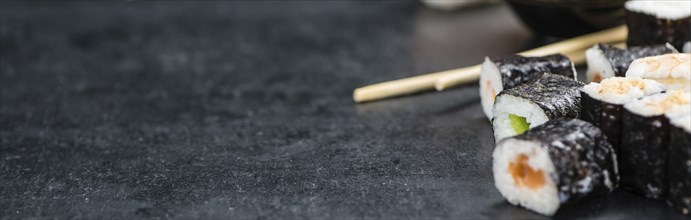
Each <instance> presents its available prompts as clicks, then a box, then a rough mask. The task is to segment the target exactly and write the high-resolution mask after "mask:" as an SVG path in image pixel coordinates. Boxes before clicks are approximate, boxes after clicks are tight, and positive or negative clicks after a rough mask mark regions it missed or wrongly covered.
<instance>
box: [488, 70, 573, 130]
mask: <svg viewBox="0 0 691 220" xmlns="http://www.w3.org/2000/svg"><path fill="white" fill-rule="evenodd" d="M581 87H583V83H582V82H578V81H576V80H572V79H571V78H567V77H564V76H560V75H556V74H543V75H542V77H541V78H539V79H537V80H533V81H530V82H526V83H523V84H521V85H519V86H516V87H513V88H511V89H506V90H504V91H501V93H499V95H497V101H496V102H495V103H494V107H493V110H492V111H493V115H494V118H492V127H493V129H494V138H495V140H496V141H499V140H501V139H503V138H506V137H510V136H514V135H517V134H521V133H523V132H525V131H526V130H528V129H530V128H534V127H535V126H538V125H541V124H543V123H545V122H547V121H549V120H552V119H558V118H578V117H579V115H580V113H581V94H580V91H579V90H580V89H581Z"/></svg>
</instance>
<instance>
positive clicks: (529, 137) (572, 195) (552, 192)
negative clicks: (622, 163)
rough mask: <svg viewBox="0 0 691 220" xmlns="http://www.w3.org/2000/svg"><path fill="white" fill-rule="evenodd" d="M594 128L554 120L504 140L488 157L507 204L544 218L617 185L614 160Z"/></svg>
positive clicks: (606, 143)
mask: <svg viewBox="0 0 691 220" xmlns="http://www.w3.org/2000/svg"><path fill="white" fill-rule="evenodd" d="M606 139H607V138H606V137H605V135H604V134H602V132H601V131H600V129H599V128H597V127H595V126H593V125H592V124H590V123H588V122H585V121H581V120H579V119H557V120H552V121H549V122H547V123H545V124H543V125H540V126H537V127H535V128H533V129H531V130H529V131H527V132H525V133H523V134H521V135H517V136H514V137H511V138H507V139H504V140H502V141H500V142H499V143H498V144H497V147H496V148H495V149H494V152H493V154H492V172H493V175H494V184H495V186H496V187H497V189H499V192H500V193H501V195H502V196H503V197H504V198H506V200H508V201H509V202H510V203H511V204H514V205H520V206H523V207H525V208H527V209H530V210H532V211H535V212H537V213H540V214H543V215H553V214H554V213H555V212H556V211H557V210H558V209H559V208H560V207H561V206H563V205H569V204H573V203H576V202H578V201H581V200H584V199H588V198H592V197H597V196H603V195H606V194H608V193H610V192H612V190H614V189H615V188H616V187H617V185H618V180H619V178H618V170H617V159H616V154H615V153H614V150H613V149H612V146H611V145H610V144H609V143H608V142H607V140H606Z"/></svg>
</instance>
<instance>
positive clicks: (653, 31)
mask: <svg viewBox="0 0 691 220" xmlns="http://www.w3.org/2000/svg"><path fill="white" fill-rule="evenodd" d="M624 7H625V8H626V11H627V12H626V25H627V26H628V29H629V33H628V37H627V41H626V43H627V45H628V46H641V45H651V44H664V43H666V42H669V43H671V44H672V45H673V46H674V47H675V48H677V50H682V48H684V45H685V44H689V42H691V28H689V27H691V1H688V0H671V1H669V0H668V1H661V0H654V1H653V0H645V1H643V0H637V1H628V2H626V4H625V5H624Z"/></svg>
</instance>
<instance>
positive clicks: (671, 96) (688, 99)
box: [624, 90, 691, 117]
mask: <svg viewBox="0 0 691 220" xmlns="http://www.w3.org/2000/svg"><path fill="white" fill-rule="evenodd" d="M690 103H691V93H689V92H682V91H679V90H675V91H671V92H667V93H661V94H656V95H651V96H647V97H644V98H642V99H639V100H635V101H632V102H629V103H626V104H625V105H624V108H626V110H628V111H630V112H632V113H635V114H637V115H640V116H644V117H650V116H657V115H663V114H666V113H668V112H670V111H674V109H677V108H684V107H685V106H688V105H690Z"/></svg>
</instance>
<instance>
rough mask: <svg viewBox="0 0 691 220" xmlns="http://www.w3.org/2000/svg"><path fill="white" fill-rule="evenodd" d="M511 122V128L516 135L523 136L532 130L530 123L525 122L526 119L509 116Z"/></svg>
mask: <svg viewBox="0 0 691 220" xmlns="http://www.w3.org/2000/svg"><path fill="white" fill-rule="evenodd" d="M509 120H511V127H513V130H514V131H515V132H516V134H522V133H523V132H525V131H527V130H528V128H530V123H528V122H527V121H526V120H525V117H521V116H518V115H514V114H509Z"/></svg>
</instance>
